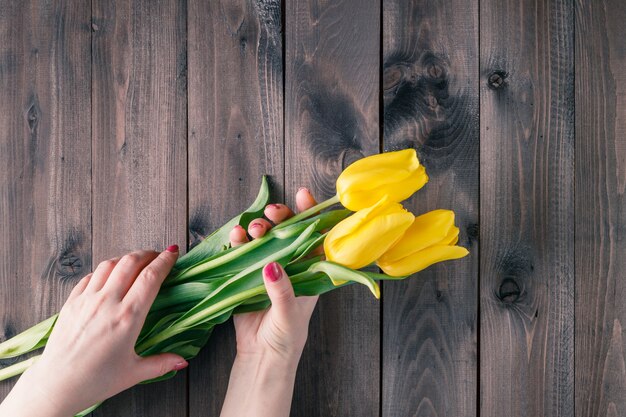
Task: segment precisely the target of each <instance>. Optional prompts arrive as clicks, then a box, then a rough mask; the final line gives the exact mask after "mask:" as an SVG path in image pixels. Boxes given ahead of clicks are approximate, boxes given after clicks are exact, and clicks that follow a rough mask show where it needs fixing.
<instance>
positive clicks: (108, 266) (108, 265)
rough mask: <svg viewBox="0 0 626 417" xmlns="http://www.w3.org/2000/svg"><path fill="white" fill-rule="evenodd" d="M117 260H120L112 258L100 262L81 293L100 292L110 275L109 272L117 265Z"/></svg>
mask: <svg viewBox="0 0 626 417" xmlns="http://www.w3.org/2000/svg"><path fill="white" fill-rule="evenodd" d="M119 260H120V258H112V259H107V260H106V261H102V262H100V263H99V264H98V266H97V267H96V269H95V270H94V271H93V274H92V277H91V278H90V279H89V283H88V284H87V288H85V290H84V291H83V292H85V291H89V292H96V291H100V290H101V289H102V287H103V286H104V283H105V282H106V280H107V279H108V278H109V275H111V271H113V268H115V265H117V263H118V262H119Z"/></svg>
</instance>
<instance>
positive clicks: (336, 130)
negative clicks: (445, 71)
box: [285, 0, 380, 417]
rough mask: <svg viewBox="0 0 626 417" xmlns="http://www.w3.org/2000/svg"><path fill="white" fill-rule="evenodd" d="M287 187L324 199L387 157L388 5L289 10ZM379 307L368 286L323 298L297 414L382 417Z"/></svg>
mask: <svg viewBox="0 0 626 417" xmlns="http://www.w3.org/2000/svg"><path fill="white" fill-rule="evenodd" d="M285 7H286V11H285V15H286V28H285V29H286V31H285V62H286V64H285V141H286V143H285V176H286V178H285V184H286V195H287V197H288V201H289V202H293V196H294V194H295V191H296V190H297V189H298V187H300V186H307V187H309V188H310V189H311V191H312V192H313V194H314V195H315V196H316V197H317V198H318V200H320V201H321V200H322V199H325V198H328V197H330V196H332V195H334V194H335V192H336V190H335V179H336V178H337V176H338V175H339V174H340V172H341V170H342V168H344V167H346V166H347V165H348V164H350V163H351V162H353V161H354V160H356V159H358V158H360V157H362V156H364V155H369V154H374V153H378V151H379V125H378V119H379V111H378V110H379V88H378V84H379V67H380V58H379V55H380V2H379V1H376V0H368V1H358V0H344V1H324V0H321V1H320V0H298V1H293V2H292V1H290V2H286V3H285ZM379 315H380V304H379V302H378V300H376V299H374V298H373V297H372V296H371V294H370V293H369V292H368V290H367V289H365V288H362V287H360V286H351V287H348V288H342V289H340V290H337V291H333V292H332V293H329V294H325V295H324V296H322V297H321V298H320V301H319V303H318V306H317V308H316V311H315V313H314V314H313V317H312V319H311V325H310V331H309V341H308V343H307V346H306V348H305V351H304V354H303V357H302V361H301V363H300V369H299V373H298V376H297V380H296V389H295V393H294V401H293V406H292V415H293V416H314V415H320V416H360V417H367V416H375V415H378V412H379V396H380V393H379V385H380V381H379V379H380V366H379V356H380V337H379V336H380V323H379Z"/></svg>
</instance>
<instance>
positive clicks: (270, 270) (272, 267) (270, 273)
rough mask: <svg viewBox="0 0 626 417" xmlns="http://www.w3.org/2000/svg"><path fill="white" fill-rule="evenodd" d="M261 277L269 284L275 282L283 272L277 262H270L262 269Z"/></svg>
mask: <svg viewBox="0 0 626 417" xmlns="http://www.w3.org/2000/svg"><path fill="white" fill-rule="evenodd" d="M263 275H265V276H266V277H267V280H268V281H269V282H276V281H278V280H279V279H280V278H281V277H282V276H283V271H282V268H281V267H280V265H279V264H278V263H277V262H270V263H269V264H267V265H265V268H263Z"/></svg>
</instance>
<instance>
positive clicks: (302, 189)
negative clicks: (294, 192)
mask: <svg viewBox="0 0 626 417" xmlns="http://www.w3.org/2000/svg"><path fill="white" fill-rule="evenodd" d="M300 191H306V192H307V193H309V194H311V191H309V189H308V188H306V187H300V188H298V192H300Z"/></svg>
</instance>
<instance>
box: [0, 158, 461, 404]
mask: <svg viewBox="0 0 626 417" xmlns="http://www.w3.org/2000/svg"><path fill="white" fill-rule="evenodd" d="M427 181H428V176H427V175H426V170H425V169H424V166H422V165H421V164H420V163H419V160H418V158H417V154H416V152H415V150H413V149H406V150H402V151H397V152H388V153H383V154H379V155H374V156H369V157H366V158H363V159H360V160H358V161H356V162H355V163H353V164H352V165H350V166H349V167H348V168H346V169H345V170H344V171H343V172H342V173H341V175H340V176H339V178H338V179H337V195H336V196H334V197H332V198H330V199H328V200H326V201H324V202H322V203H320V204H318V205H316V206H315V207H312V208H311V209H309V210H306V211H304V212H302V213H300V214H298V215H296V216H294V217H292V218H290V219H289V220H287V221H285V222H283V223H281V224H279V225H277V226H276V227H274V228H272V229H271V231H270V232H269V233H268V234H266V235H265V236H263V237H262V238H259V239H256V240H254V241H252V242H250V243H247V244H245V245H241V246H237V247H229V243H228V242H229V240H228V234H229V232H230V230H231V229H232V228H233V227H234V226H235V225H237V224H239V225H241V226H242V227H244V228H247V226H248V223H249V222H250V221H251V220H252V219H254V218H256V217H259V216H260V215H261V213H262V212H263V209H264V208H265V206H266V204H267V203H268V199H269V190H268V185H267V182H266V180H265V178H263V181H262V185H261V189H260V191H259V194H258V196H257V198H256V200H255V201H254V203H253V204H252V205H251V206H250V207H249V208H248V209H247V210H246V211H244V212H243V213H241V214H240V215H238V216H236V217H235V218H233V219H231V220H230V221H229V222H228V223H226V224H225V225H224V226H222V227H221V228H220V229H218V230H216V231H215V232H214V233H212V234H211V235H210V236H208V237H207V238H206V239H204V240H203V241H202V242H201V243H200V244H198V245H197V246H195V247H194V248H193V249H192V250H191V251H189V252H188V253H187V254H186V255H184V256H182V257H181V258H179V259H178V261H177V263H176V265H175V267H174V269H173V270H172V271H171V273H170V274H169V276H168V277H167V279H166V280H165V282H164V284H163V286H162V287H161V290H160V292H159V294H158V296H157V298H156V300H155V302H154V304H153V305H152V307H151V309H150V312H149V314H148V316H147V318H146V322H145V324H144V326H143V328H142V331H141V334H140V335H139V338H138V340H137V343H136V345H135V350H136V351H137V353H138V354H139V355H151V354H155V353H162V352H174V353H176V354H178V355H181V356H182V357H184V358H185V359H190V358H193V357H195V356H196V355H197V354H198V352H199V350H200V349H201V348H202V347H203V346H204V345H205V344H206V342H207V340H208V338H209V336H210V335H211V331H212V330H213V328H214V327H215V326H216V325H217V324H220V323H223V322H224V321H226V320H228V318H230V316H231V315H232V314H237V313H242V312H249V311H256V310H261V309H264V308H267V307H268V306H269V298H268V296H267V293H266V292H265V286H264V284H263V278H262V268H263V266H264V265H266V264H267V263H269V262H279V263H280V264H281V265H283V267H284V268H285V270H286V272H287V273H288V275H289V277H290V280H291V282H292V284H293V287H294V291H295V293H296V295H297V296H299V295H317V294H323V293H326V292H328V291H330V290H333V289H335V288H338V287H341V286H344V285H349V284H352V283H360V284H363V285H366V286H367V287H368V288H369V289H370V291H371V292H372V293H373V294H374V296H375V297H376V298H379V296H380V290H379V287H378V283H377V282H378V281H379V280H385V279H403V278H406V277H407V276H409V275H411V274H413V273H415V272H417V271H420V270H422V269H424V268H426V267H428V266H429V265H432V264H433V263H436V262H441V261H444V260H449V259H457V258H462V257H464V256H465V255H467V254H468V251H467V249H465V248H463V247H459V246H456V243H457V241H458V235H459V229H458V227H456V226H455V225H454V213H453V212H452V211H450V210H435V211H431V212H429V213H426V214H422V215H421V216H417V217H415V216H414V215H413V214H412V213H410V212H409V211H407V210H406V209H405V208H403V206H402V205H401V204H400V202H401V201H403V200H405V199H407V198H408V197H410V196H411V195H412V194H413V193H414V192H416V191H417V190H419V189H420V188H422V187H423V186H424V184H426V182H427ZM338 203H341V205H342V206H343V207H344V208H338V209H332V210H327V209H328V208H329V207H331V206H333V205H336V204H338ZM322 244H323V247H324V255H325V256H321V255H314V254H312V252H313V250H314V249H315V248H317V247H319V246H320V245H322ZM370 265H377V266H378V267H379V268H380V269H381V270H382V271H383V272H384V273H376V272H371V271H368V270H362V268H364V267H367V266H370ZM56 318H57V315H54V316H52V317H50V318H48V319H47V320H44V321H42V322H41V323H39V324H37V325H35V326H33V327H31V328H30V329H28V330H26V331H24V332H22V333H20V334H18V335H17V336H15V337H13V338H11V339H9V340H6V341H5V342H3V343H0V359H6V358H12V357H17V356H20V355H23V354H26V353H29V352H32V351H34V350H37V349H40V348H42V347H44V346H45V345H46V342H47V340H48V336H49V335H50V333H51V331H52V329H53V328H54V324H55V321H56ZM37 358H38V357H37V356H34V357H31V358H29V359H27V360H24V361H22V362H18V363H16V364H13V365H11V366H8V367H6V368H4V369H0V380H4V379H7V378H10V377H12V376H15V375H19V374H20V373H22V372H24V370H26V369H27V368H28V367H29V366H30V365H31V364H32V363H33V362H34V361H36V360H37ZM175 373H176V372H171V373H169V374H166V375H164V376H163V377H160V378H157V379H154V380H150V381H145V382H154V381H156V380H162V379H167V378H171V377H172V376H174V374H175ZM97 406H98V404H97V405H94V406H93V407H91V408H90V409H88V410H85V411H83V412H82V413H80V414H79V416H83V415H85V414H87V413H88V412H90V411H92V410H93V409H94V408H96V407H97Z"/></svg>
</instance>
